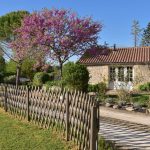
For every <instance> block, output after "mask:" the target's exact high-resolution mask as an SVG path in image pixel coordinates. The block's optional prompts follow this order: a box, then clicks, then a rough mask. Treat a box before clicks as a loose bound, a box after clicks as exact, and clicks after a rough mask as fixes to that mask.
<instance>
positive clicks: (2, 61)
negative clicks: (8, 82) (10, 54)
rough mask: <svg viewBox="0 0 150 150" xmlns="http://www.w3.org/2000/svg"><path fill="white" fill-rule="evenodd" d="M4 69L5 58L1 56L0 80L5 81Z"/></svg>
mask: <svg viewBox="0 0 150 150" xmlns="http://www.w3.org/2000/svg"><path fill="white" fill-rule="evenodd" d="M4 71H5V59H4V58H3V57H2V56H0V82H3V78H4Z"/></svg>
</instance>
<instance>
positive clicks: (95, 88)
mask: <svg viewBox="0 0 150 150" xmlns="http://www.w3.org/2000/svg"><path fill="white" fill-rule="evenodd" d="M106 90H107V86H106V83H105V82H100V83H98V84H94V85H91V84H89V85H88V92H96V93H97V94H98V98H99V99H100V100H103V99H104V98H105V94H106Z"/></svg>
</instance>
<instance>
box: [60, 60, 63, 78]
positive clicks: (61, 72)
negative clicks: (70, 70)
mask: <svg viewBox="0 0 150 150" xmlns="http://www.w3.org/2000/svg"><path fill="white" fill-rule="evenodd" d="M62 68H63V64H61V63H60V80H62V76H63V71H62Z"/></svg>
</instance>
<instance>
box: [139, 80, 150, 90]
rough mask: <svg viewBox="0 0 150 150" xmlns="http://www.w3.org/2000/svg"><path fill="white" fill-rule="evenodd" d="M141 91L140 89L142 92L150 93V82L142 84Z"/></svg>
mask: <svg viewBox="0 0 150 150" xmlns="http://www.w3.org/2000/svg"><path fill="white" fill-rule="evenodd" d="M139 89H140V90H141V91H150V82H148V83H145V84H141V85H140V86H139Z"/></svg>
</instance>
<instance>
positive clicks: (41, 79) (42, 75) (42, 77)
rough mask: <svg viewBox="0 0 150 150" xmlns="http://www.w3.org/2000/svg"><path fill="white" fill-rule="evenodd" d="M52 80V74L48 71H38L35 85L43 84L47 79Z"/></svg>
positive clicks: (34, 80)
mask: <svg viewBox="0 0 150 150" xmlns="http://www.w3.org/2000/svg"><path fill="white" fill-rule="evenodd" d="M49 80H50V76H49V74H48V73H45V72H38V73H36V74H35V75H34V78H33V85H35V86H42V85H43V84H45V83H46V81H49Z"/></svg>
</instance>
